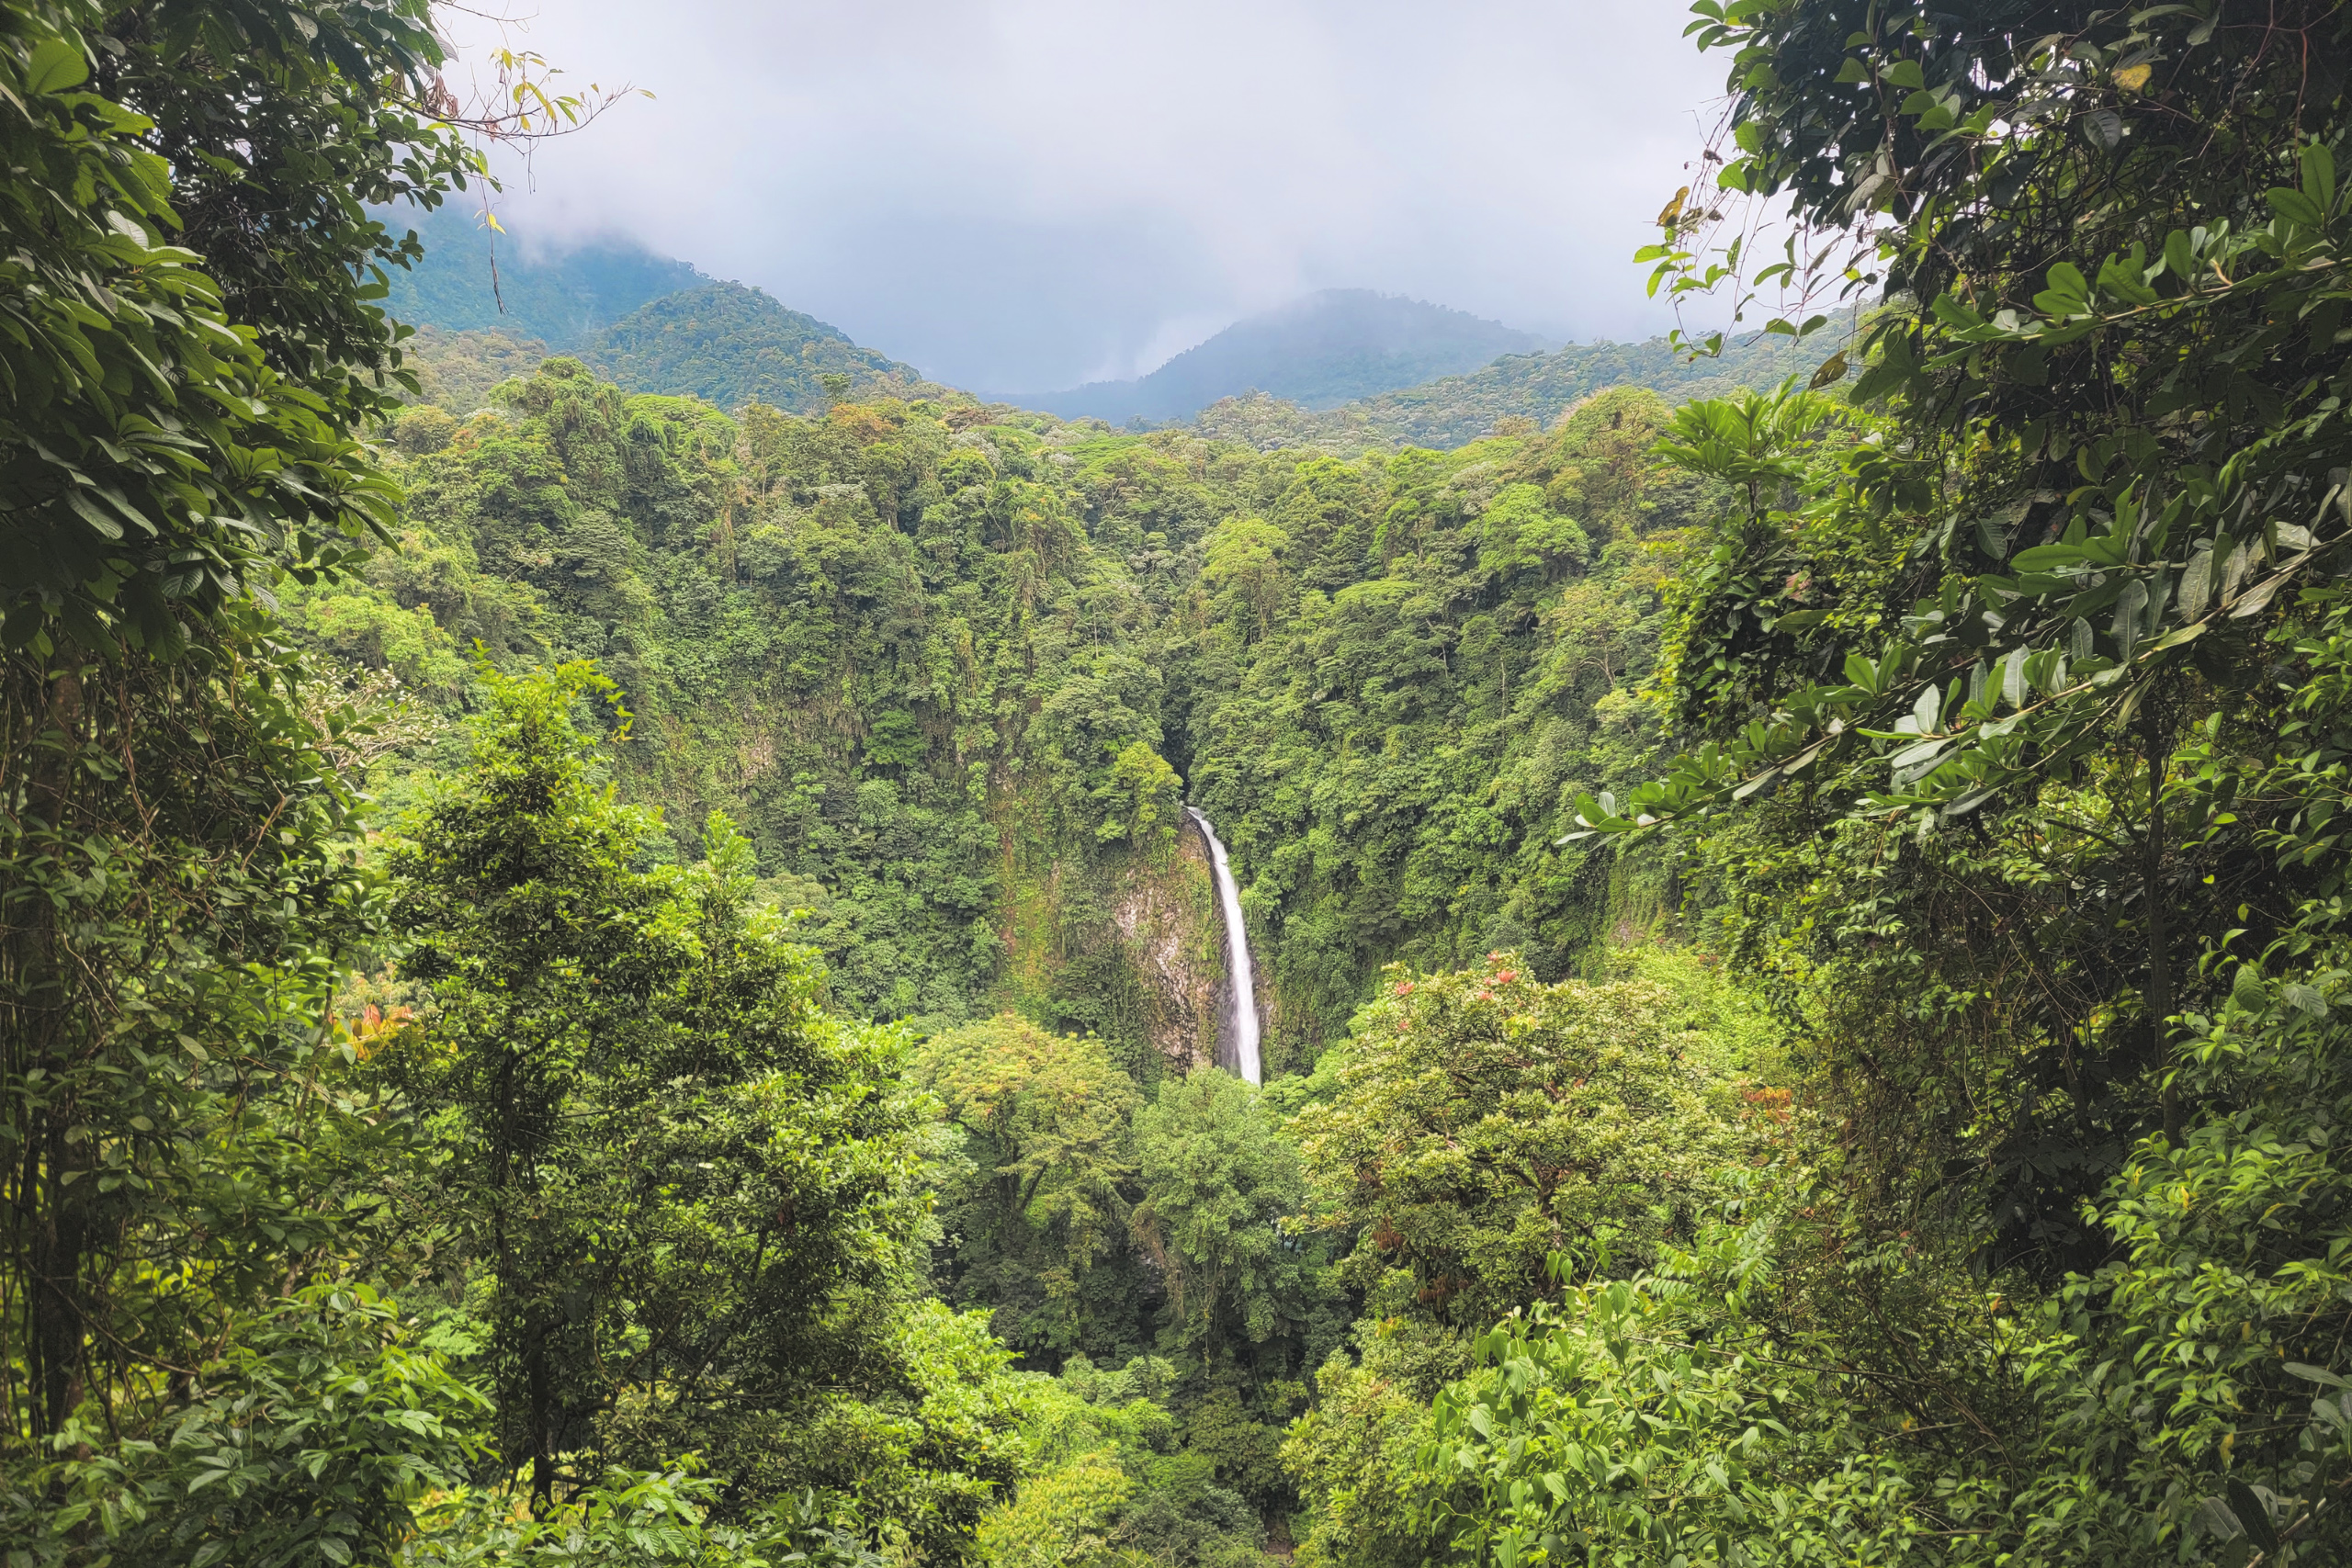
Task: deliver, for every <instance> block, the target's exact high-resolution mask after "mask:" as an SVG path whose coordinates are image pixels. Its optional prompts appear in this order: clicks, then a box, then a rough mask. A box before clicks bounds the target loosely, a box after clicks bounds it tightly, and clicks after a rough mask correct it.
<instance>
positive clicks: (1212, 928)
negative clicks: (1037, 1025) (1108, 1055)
mask: <svg viewBox="0 0 2352 1568" xmlns="http://www.w3.org/2000/svg"><path fill="white" fill-rule="evenodd" d="M1122 882H1123V886H1121V887H1120V888H1119V890H1118V892H1117V894H1116V896H1115V897H1114V900H1113V903H1112V906H1111V923H1112V925H1113V926H1114V929H1115V930H1116V931H1118V933H1119V939H1120V941H1121V942H1122V944H1123V945H1124V946H1125V949H1126V958H1127V964H1128V966H1129V969H1130V971H1131V972H1132V973H1133V975H1134V976H1135V977H1136V983H1137V985H1138V987H1139V988H1140V989H1141V991H1142V994H1143V1011H1144V1032H1145V1033H1146V1035H1147V1037H1148V1039H1149V1041H1150V1043H1151V1045H1152V1048H1153V1049H1154V1050H1156V1051H1158V1052H1159V1054H1160V1055H1162V1056H1163V1057H1165V1058H1166V1059H1167V1061H1168V1063H1169V1065H1170V1066H1172V1067H1174V1068H1176V1069H1177V1070H1178V1071H1180V1072H1189V1071H1191V1070H1192V1069H1193V1067H1196V1066H1211V1065H1213V1064H1215V1063H1216V1061H1217V1057H1218V1043H1219V1042H1218V1038H1217V1037H1218V1034H1219V1033H1220V1032H1221V1028H1222V1021H1223V1019H1224V1018H1225V1016H1226V1012H1227V1007H1228V1005H1229V1004H1228V999H1227V998H1228V994H1229V987H1227V980H1226V961H1225V927H1224V925H1223V923H1222V922H1221V920H1220V919H1219V917H1218V915H1217V905H1216V885H1215V883H1214V882H1213V881H1212V879H1211V876H1210V873H1209V859H1208V852H1207V850H1206V849H1205V848H1204V845H1203V844H1202V841H1201V836H1200V835H1199V834H1198V833H1196V832H1190V831H1187V832H1183V833H1180V834H1178V835H1177V842H1176V848H1175V850H1174V851H1173V852H1170V854H1169V855H1168V856H1167V857H1166V859H1165V860H1164V861H1163V862H1162V863H1159V864H1157V865H1135V866H1132V867H1130V868H1129V869H1128V871H1127V872H1126V874H1125V877H1124V878H1122Z"/></svg>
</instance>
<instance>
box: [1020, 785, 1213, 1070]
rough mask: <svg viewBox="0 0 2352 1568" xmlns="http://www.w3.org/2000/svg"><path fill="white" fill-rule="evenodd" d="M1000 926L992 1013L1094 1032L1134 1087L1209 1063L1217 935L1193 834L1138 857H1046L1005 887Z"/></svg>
mask: <svg viewBox="0 0 2352 1568" xmlns="http://www.w3.org/2000/svg"><path fill="white" fill-rule="evenodd" d="M1001 929H1002V931H1003V932H1004V942H1005V954H1004V964H1003V968H1002V971H1001V979H1000V981H999V983H998V987H997V990H996V994H995V995H994V996H993V998H991V1000H992V1002H993V1004H994V1005H995V1006H997V1007H1005V1008H1011V1009H1012V1010H1015V1011H1018V1012H1022V1013H1024V1014H1026V1015H1028V1016H1029V1017H1032V1018H1035V1019H1038V1020H1039V1021H1042V1022H1044V1023H1046V1025H1047V1026H1048V1027H1053V1028H1061V1029H1088V1030H1091V1031H1093V1032H1095V1033H1098V1034H1100V1035H1102V1036H1103V1038H1104V1039H1105V1040H1107V1041H1109V1042H1110V1043H1112V1046H1113V1048H1114V1052H1115V1053H1116V1054H1117V1055H1119V1056H1120V1057H1121V1059H1122V1065H1123V1066H1125V1067H1126V1069H1127V1071H1128V1072H1129V1073H1130V1074H1132V1075H1133V1076H1134V1077H1136V1079H1137V1080H1138V1081H1139V1082H1146V1083H1148V1082H1150V1081H1152V1080H1153V1079H1156V1078H1158V1077H1162V1076H1164V1075H1166V1074H1169V1073H1186V1072H1190V1071H1192V1070H1193V1068H1194V1067H1199V1066H1209V1065H1212V1064H1214V1063H1215V1062H1216V1061H1217V1059H1218V1046H1219V1035H1220V1033H1221V1032H1222V1030H1223V1027H1224V1019H1225V1016H1226V1009H1227V994H1228V990H1229V987H1228V985H1227V976H1226V958H1225V928H1224V926H1223V924H1222V922H1221V921H1220V920H1219V919H1218V917H1217V907H1216V886H1215V883H1214V881H1213V879H1212V877H1211V874H1210V871H1209V861H1208V855H1207V852H1206V851H1205V850H1204V848H1203V847H1202V844H1201V840H1200V836H1199V835H1198V834H1197V833H1193V832H1189V831H1186V832H1182V833H1178V834H1175V835H1173V836H1172V837H1171V838H1170V839H1166V840H1160V841H1159V843H1158V844H1157V845H1156V846H1155V848H1154V850H1153V851H1152V852H1147V853H1128V854H1123V855H1119V856H1116V857H1109V858H1099V859H1095V860H1092V861H1091V862H1080V861H1078V860H1076V859H1074V858H1072V857H1069V856H1056V857H1050V858H1047V859H1046V860H1044V862H1043V863H1041V864H1040V865H1039V866H1038V867H1037V868H1036V869H1035V871H1034V872H1021V873H1016V874H1014V875H1012V877H1011V878H1010V879H1009V880H1008V883H1007V886H1006V888H1005V898H1004V904H1003V916H1002V919H1001Z"/></svg>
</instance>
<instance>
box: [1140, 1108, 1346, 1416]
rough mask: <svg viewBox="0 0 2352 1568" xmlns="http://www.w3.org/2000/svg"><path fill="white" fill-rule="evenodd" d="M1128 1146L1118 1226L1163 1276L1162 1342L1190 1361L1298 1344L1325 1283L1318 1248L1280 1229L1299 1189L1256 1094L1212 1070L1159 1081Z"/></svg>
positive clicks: (1284, 1146)
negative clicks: (1129, 1207)
mask: <svg viewBox="0 0 2352 1568" xmlns="http://www.w3.org/2000/svg"><path fill="white" fill-rule="evenodd" d="M1135 1140H1136V1179H1137V1182H1138V1185H1139V1186H1140V1188H1141V1190H1142V1197H1141V1198H1140V1199H1139V1200H1138V1201H1136V1206H1135V1209H1134V1211H1133V1213H1130V1214H1129V1215H1128V1218H1127V1223H1128V1225H1129V1226H1130V1227H1131V1228H1132V1229H1133V1231H1134V1233H1135V1236H1136V1241H1137V1243H1138V1244H1139V1245H1141V1246H1142V1247H1143V1249H1144V1250H1145V1251H1146V1252H1148V1254H1150V1256H1151V1258H1152V1261H1153V1262H1155V1263H1156V1264H1158V1265H1159V1268H1160V1269H1161V1271H1162V1272H1163V1273H1164V1274H1165V1275H1166V1276H1167V1279H1168V1310H1169V1317H1170V1322H1169V1330H1170V1332H1169V1336H1168V1339H1169V1342H1170V1344H1171V1345H1172V1346H1175V1347H1181V1348H1184V1349H1186V1350H1190V1351H1192V1352H1193V1353H1194V1354H1196V1355H1197V1354H1199V1353H1201V1352H1202V1351H1204V1349H1206V1348H1209V1347H1210V1345H1211V1344H1212V1343H1213V1342H1221V1343H1222V1344H1224V1345H1227V1346H1234V1347H1238V1346H1239V1345H1242V1344H1248V1345H1253V1346H1262V1345H1265V1344H1266V1343H1267V1341H1269V1340H1271V1339H1276V1338H1282V1339H1288V1340H1293V1341H1302V1340H1304V1339H1305V1338H1306V1337H1307V1332H1308V1323H1309V1319H1310V1318H1311V1317H1312V1316H1313V1315H1314V1314H1315V1308H1316V1306H1317V1298H1318V1296H1320V1295H1321V1294H1323V1293H1324V1292H1325V1290H1327V1289H1328V1283H1327V1281H1325V1280H1322V1279H1321V1278H1320V1277H1319V1275H1320V1271H1321V1269H1322V1267H1323V1259H1322V1258H1320V1257H1319V1256H1317V1251H1318V1249H1315V1248H1313V1247H1305V1246H1302V1245H1301V1244H1300V1242H1299V1239H1298V1238H1297V1237H1295V1235H1289V1234H1287V1233H1286V1231H1285V1229H1284V1224H1285V1222H1287V1221H1289V1220H1291V1219H1293V1218H1294V1217H1295V1215H1296V1214H1297V1213H1298V1211H1299V1209H1300V1206H1301V1205H1302V1204H1303V1203H1304V1202H1305V1201H1306V1182H1305V1179H1304V1178H1303V1177H1302V1175H1301V1174H1300V1170H1299V1162H1298V1149H1297V1146H1296V1145H1295V1144H1293V1143H1292V1142H1291V1140H1290V1138H1289V1137H1288V1135H1287V1134H1285V1133H1284V1131H1283V1126H1282V1123H1281V1122H1280V1121H1279V1120H1278V1119H1277V1118H1276V1117H1275V1116H1274V1114H1273V1112H1272V1109H1271V1108H1270V1107H1268V1106H1267V1105H1266V1104H1265V1103H1264V1102H1263V1101H1262V1100H1261V1098H1260V1097H1259V1094H1258V1091H1257V1090H1256V1089H1253V1088H1251V1086H1250V1085H1249V1084H1248V1083H1246V1082H1244V1081H1243V1080H1242V1079H1240V1078H1238V1077H1234V1076H1233V1075H1232V1074H1230V1073H1224V1072H1216V1071H1213V1070H1203V1071H1197V1072H1193V1073H1189V1074H1187V1075H1185V1076H1184V1077H1181V1078H1170V1079H1167V1080H1165V1081H1163V1082H1162V1083H1161V1084H1160V1085H1159V1089H1158V1090H1157V1091H1156V1092H1155V1093H1154V1094H1153V1096H1152V1100H1151V1103H1150V1104H1148V1105H1146V1106H1143V1107H1142V1108H1140V1109H1139V1110H1137V1111H1136V1116H1135ZM1288 1370H1289V1369H1288V1368H1287V1367H1283V1366H1277V1367H1276V1368H1275V1369H1274V1372H1275V1375H1282V1374H1283V1373H1285V1372H1287V1371H1288Z"/></svg>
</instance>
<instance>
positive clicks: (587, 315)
mask: <svg viewBox="0 0 2352 1568" xmlns="http://www.w3.org/2000/svg"><path fill="white" fill-rule="evenodd" d="M379 216H380V217H382V218H383V220H384V222H385V224H386V226H387V227H389V228H390V229H391V230H392V231H394V232H395V233H397V232H399V231H401V230H402V229H414V230H415V231H416V232H417V237H418V238H419V239H421V240H423V241H424V261H423V262H422V263H421V264H419V265H417V266H416V267H415V268H414V269H413V270H412V271H408V272H401V271H398V270H394V271H393V272H392V276H391V292H390V296H389V297H388V298H387V299H386V300H385V309H386V310H390V312H391V314H392V316H393V317H394V319H396V320H398V321H406V322H408V323H409V324H410V325H412V326H420V327H439V328H441V329H442V330H443V331H445V332H453V333H461V332H495V333H503V334H505V335H506V336H508V337H511V338H515V339H518V340H519V339H533V338H535V339H537V340H538V341H539V342H541V343H544V344H547V345H548V347H549V348H551V349H554V350H556V351H557V352H559V353H560V352H562V351H564V350H568V349H573V348H577V347H579V346H580V345H581V344H584V343H585V342H587V341H588V339H590V338H591V337H593V336H594V335H595V334H596V333H599V332H601V331H602V330H604V329H605V327H607V326H609V325H611V324H612V323H613V322H615V321H618V320H620V319H621V318H622V317H623V316H626V315H628V313H629V312H630V311H631V310H636V309H637V308H638V307H639V306H640V305H642V304H644V303H645V302H646V301H647V300H649V299H660V298H661V297H662V296H663V295H665V294H674V293H676V292H678V291H679V290H680V289H682V288H695V287H697V286H699V285H702V284H706V283H708V282H709V281H710V279H709V278H708V277H707V276H704V274H703V273H701V272H700V271H699V270H697V269H696V268H695V267H694V266H692V265H689V264H688V263H685V262H682V261H677V260H673V258H671V257H668V256H662V255H656V254H653V253H652V252H651V251H650V250H647V249H646V248H645V247H644V246H642V245H639V244H636V243H630V242H627V241H619V242H611V241H607V242H600V243H594V244H588V245H582V246H578V247H576V248H574V249H571V250H569V251H564V252H561V253H558V254H548V255H545V256H540V257H537V258H536V259H535V258H533V257H531V256H530V255H528V254H526V252H525V251H524V249H523V247H522V246H521V245H520V244H519V243H517V241H516V239H515V236H514V235H512V234H495V233H492V231H490V230H489V229H488V228H487V227H485V226H484V225H483V223H482V221H481V214H480V213H478V212H473V211H469V210H467V209H462V208H457V207H443V208H439V209H435V211H432V212H429V213H416V212H413V211H412V210H410V209H395V210H392V211H390V212H384V213H381V214H379ZM493 256H494V257H495V259H496V262H497V282H496V286H495V287H494V288H493V286H492V265H491V264H492V258H493ZM502 301H503V307H502Z"/></svg>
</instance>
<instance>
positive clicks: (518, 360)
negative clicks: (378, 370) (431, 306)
mask: <svg viewBox="0 0 2352 1568" xmlns="http://www.w3.org/2000/svg"><path fill="white" fill-rule="evenodd" d="M547 356H548V345H547V344H543V343H541V342H539V341H538V340H537V339H536V338H522V339H516V338H511V337H509V336H507V335H506V334H505V333H494V332H462V333H453V332H450V331H448V330H447V329H446V328H443V327H419V328H417V329H416V335H415V336H414V337H413V338H411V339H409V340H408V366H409V368H410V369H412V370H413V371H415V372H416V380H417V398H416V400H417V401H419V402H424V403H434V404H436V405H438V406H439V407H441V408H443V409H446V410H447V411H448V412H451V413H453V414H458V415H464V414H469V413H471V412H473V411H474V410H476V409H478V408H481V406H482V405H483V404H485V403H487V402H489V401H490V389H492V387H495V386H496V385H498V383H500V382H501V381H503V380H506V379H507V378H510V377H514V376H528V375H529V374H530V373H531V372H532V371H534V370H537V368H538V367H539V362H540V361H541V360H543V359H545V358H546V357H547Z"/></svg>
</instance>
